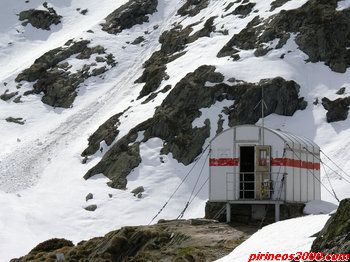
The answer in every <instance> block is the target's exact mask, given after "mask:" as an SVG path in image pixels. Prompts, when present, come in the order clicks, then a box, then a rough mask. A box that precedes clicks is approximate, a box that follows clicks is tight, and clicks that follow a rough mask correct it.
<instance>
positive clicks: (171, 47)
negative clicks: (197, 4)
mask: <svg viewBox="0 0 350 262" xmlns="http://www.w3.org/2000/svg"><path fill="white" fill-rule="evenodd" d="M191 32H192V28H191V27H186V28H185V29H182V26H177V27H174V28H173V29H171V30H169V31H165V32H163V33H162V35H161V36H160V38H159V42H160V43H161V44H162V46H161V48H160V50H159V51H156V52H154V53H153V54H152V56H151V57H150V58H149V59H148V60H147V61H146V62H145V63H144V65H143V67H144V68H145V70H144V71H143V73H142V75H141V76H140V77H139V78H138V79H137V80H136V81H135V83H145V85H144V86H143V88H142V90H141V92H140V95H139V97H138V99H140V98H142V97H144V96H146V95H149V94H150V93H151V92H153V91H155V90H156V89H157V88H158V87H159V85H160V84H161V82H162V80H163V79H165V78H166V77H167V74H166V73H165V70H166V64H167V63H168V62H171V61H173V60H174V59H176V58H178V57H179V55H177V56H176V57H171V55H172V54H174V53H176V52H180V51H182V50H183V49H184V48H185V46H186V44H187V43H188V38H189V34H190V33H191ZM181 55H182V54H181Z"/></svg>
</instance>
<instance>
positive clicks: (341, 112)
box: [322, 97, 350, 123]
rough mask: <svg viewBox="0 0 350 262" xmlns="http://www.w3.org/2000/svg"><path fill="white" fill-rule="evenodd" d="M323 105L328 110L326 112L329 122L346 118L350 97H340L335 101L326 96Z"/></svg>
mask: <svg viewBox="0 0 350 262" xmlns="http://www.w3.org/2000/svg"><path fill="white" fill-rule="evenodd" d="M322 105H323V107H324V108H325V109H326V110H327V111H328V112H327V114H326V117H327V122H328V123H331V122H336V121H342V120H346V119H347V118H348V114H349V106H350V97H345V98H338V99H336V100H334V101H331V100H329V99H328V98H327V97H324V98H322Z"/></svg>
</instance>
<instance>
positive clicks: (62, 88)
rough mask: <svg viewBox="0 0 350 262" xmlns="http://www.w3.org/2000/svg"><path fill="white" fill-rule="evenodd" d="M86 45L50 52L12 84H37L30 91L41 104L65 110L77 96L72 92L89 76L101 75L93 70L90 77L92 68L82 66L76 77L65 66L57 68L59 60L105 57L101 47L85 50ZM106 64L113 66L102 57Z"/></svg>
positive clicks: (60, 48)
mask: <svg viewBox="0 0 350 262" xmlns="http://www.w3.org/2000/svg"><path fill="white" fill-rule="evenodd" d="M89 43H90V41H87V40H82V41H79V42H74V43H73V42H68V43H67V44H66V46H65V47H59V48H56V49H53V50H50V51H48V52H46V53H45V54H43V55H42V56H41V57H39V58H38V59H36V60H35V61H34V63H33V64H32V65H31V66H30V67H29V68H27V69H25V70H24V71H23V72H21V73H20V74H19V75H18V76H17V77H16V79H15V81H17V82H20V81H28V82H34V81H37V82H36V83H35V84H34V85H33V87H34V93H36V94H39V93H41V92H43V94H44V96H43V97H42V101H43V102H44V103H45V104H48V105H50V106H54V107H63V108H69V107H70V106H71V105H72V104H73V102H74V99H75V97H76V95H77V92H76V89H77V88H78V86H79V84H81V83H83V82H84V81H85V80H86V79H87V78H89V77H90V76H97V75H99V74H102V73H104V72H105V71H106V70H107V69H106V68H105V67H102V68H98V69H94V70H93V71H92V73H91V74H90V73H89V70H90V68H91V66H92V64H91V65H89V64H86V65H84V66H83V68H82V69H81V70H78V71H77V72H76V73H71V72H69V71H68V70H69V68H70V66H69V64H68V63H63V64H59V63H60V62H62V61H63V60H65V59H67V58H69V57H71V56H72V55H75V54H78V55H77V56H76V58H77V59H88V58H90V56H91V55H92V54H105V49H104V48H103V47H102V46H95V47H88V46H87V45H88V44H89ZM105 60H106V61H107V64H108V65H109V66H111V67H113V66H115V65H116V62H115V61H114V58H113V56H112V55H111V54H108V55H106V59H105Z"/></svg>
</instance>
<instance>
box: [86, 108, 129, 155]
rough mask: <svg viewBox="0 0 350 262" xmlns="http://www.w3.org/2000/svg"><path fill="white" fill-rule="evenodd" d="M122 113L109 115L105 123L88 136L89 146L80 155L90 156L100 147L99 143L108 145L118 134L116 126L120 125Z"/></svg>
mask: <svg viewBox="0 0 350 262" xmlns="http://www.w3.org/2000/svg"><path fill="white" fill-rule="evenodd" d="M122 114H123V112H122V113H119V114H116V115H114V116H112V117H110V118H109V119H108V120H107V121H106V122H105V123H103V124H102V125H101V126H99V128H98V129H97V130H96V131H95V132H94V133H93V134H92V135H91V136H90V137H89V139H88V141H89V146H88V147H87V148H86V149H85V150H84V151H83V153H82V154H81V155H82V156H84V157H85V156H91V155H93V154H95V153H96V152H97V150H99V149H100V143H101V142H102V141H105V143H106V144H107V145H108V146H110V145H111V144H112V142H113V141H114V139H115V138H116V137H117V135H118V134H119V130H118V126H119V125H120V122H119V118H120V116H121V115H122Z"/></svg>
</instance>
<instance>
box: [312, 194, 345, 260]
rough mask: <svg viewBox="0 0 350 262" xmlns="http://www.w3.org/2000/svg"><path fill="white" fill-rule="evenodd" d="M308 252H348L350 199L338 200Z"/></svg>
mask: <svg viewBox="0 0 350 262" xmlns="http://www.w3.org/2000/svg"><path fill="white" fill-rule="evenodd" d="M310 252H316V253H317V252H323V254H324V255H325V254H350V199H344V200H342V201H341V202H340V204H339V207H338V210H337V212H336V213H335V214H333V215H332V216H331V218H330V219H329V220H328V221H327V223H326V225H325V226H324V228H323V229H322V230H321V232H319V233H318V234H317V238H316V239H315V241H314V242H313V244H312V247H311V251H310ZM344 261H345V260H344ZM347 261H350V259H348V260H347Z"/></svg>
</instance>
